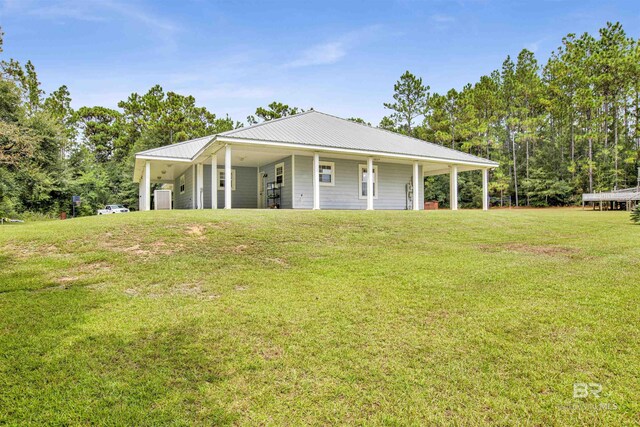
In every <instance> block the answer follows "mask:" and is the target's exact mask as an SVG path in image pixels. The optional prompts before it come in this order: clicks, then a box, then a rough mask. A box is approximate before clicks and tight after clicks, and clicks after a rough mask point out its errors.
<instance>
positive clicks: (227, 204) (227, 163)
mask: <svg viewBox="0 0 640 427" xmlns="http://www.w3.org/2000/svg"><path fill="white" fill-rule="evenodd" d="M236 185H237V183H236ZM224 208H225V209H231V146H230V145H227V146H226V147H224Z"/></svg>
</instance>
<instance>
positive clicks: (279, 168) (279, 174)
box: [276, 162, 284, 187]
mask: <svg viewBox="0 0 640 427" xmlns="http://www.w3.org/2000/svg"><path fill="white" fill-rule="evenodd" d="M276 184H280V186H281V187H282V186H284V162H283V163H278V164H277V165H276Z"/></svg>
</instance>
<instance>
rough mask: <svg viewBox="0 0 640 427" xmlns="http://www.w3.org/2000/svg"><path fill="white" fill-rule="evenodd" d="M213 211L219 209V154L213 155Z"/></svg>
mask: <svg viewBox="0 0 640 427" xmlns="http://www.w3.org/2000/svg"><path fill="white" fill-rule="evenodd" d="M211 209H218V153H215V154H213V155H211Z"/></svg>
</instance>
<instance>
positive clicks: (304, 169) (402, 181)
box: [294, 156, 424, 209]
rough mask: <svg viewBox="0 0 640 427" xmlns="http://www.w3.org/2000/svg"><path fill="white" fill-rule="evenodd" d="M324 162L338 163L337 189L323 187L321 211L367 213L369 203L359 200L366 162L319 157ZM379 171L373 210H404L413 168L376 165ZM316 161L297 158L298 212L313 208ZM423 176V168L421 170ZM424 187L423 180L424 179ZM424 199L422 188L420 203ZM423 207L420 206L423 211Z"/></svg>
mask: <svg viewBox="0 0 640 427" xmlns="http://www.w3.org/2000/svg"><path fill="white" fill-rule="evenodd" d="M320 160H321V161H327V162H334V163H335V172H334V173H335V185H333V186H324V185H321V186H320V209H366V208H367V200H366V199H360V198H359V185H360V182H359V176H358V173H359V165H361V164H366V163H367V161H366V160H365V159H363V160H361V161H358V160H345V159H332V158H328V157H322V156H321V157H320ZM374 165H375V166H377V167H378V178H379V182H378V198H377V199H374V200H373V208H374V209H405V207H406V200H405V185H406V184H407V183H409V181H410V179H411V175H412V174H413V166H412V165H403V164H396V163H376V162H374ZM312 169H313V157H310V156H296V158H295V194H294V204H295V207H296V208H301V209H312V208H313V181H312ZM420 175H422V168H421V169H420ZM420 182H421V183H422V182H423V180H422V179H421V180H420ZM423 199H424V185H420V200H423ZM422 208H423V203H420V209H422Z"/></svg>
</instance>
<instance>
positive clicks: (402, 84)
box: [384, 71, 430, 136]
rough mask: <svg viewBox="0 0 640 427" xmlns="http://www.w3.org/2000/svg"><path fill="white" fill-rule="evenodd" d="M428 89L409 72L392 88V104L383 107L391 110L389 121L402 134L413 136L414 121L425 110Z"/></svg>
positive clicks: (420, 79)
mask: <svg viewBox="0 0 640 427" xmlns="http://www.w3.org/2000/svg"><path fill="white" fill-rule="evenodd" d="M429 89H430V88H429V86H425V85H424V84H422V78H418V77H416V76H414V75H413V74H411V73H410V72H409V71H406V72H405V73H404V74H403V75H402V76H400V80H398V81H397V82H396V84H395V85H394V86H393V91H394V94H393V100H394V102H385V103H384V107H385V108H387V109H389V110H393V113H392V114H391V119H393V120H394V122H395V124H396V126H398V127H399V129H400V130H401V131H402V132H403V133H406V134H407V135H410V136H411V135H413V122H414V120H415V119H416V118H417V117H420V116H422V115H424V114H425V112H426V110H427V105H428V101H429V92H428V91H429Z"/></svg>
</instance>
